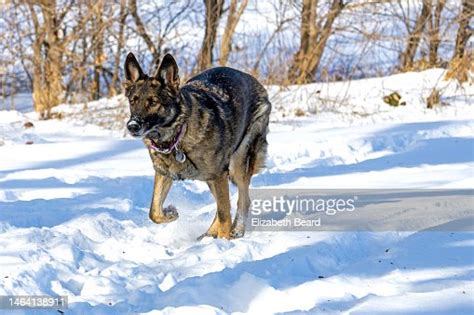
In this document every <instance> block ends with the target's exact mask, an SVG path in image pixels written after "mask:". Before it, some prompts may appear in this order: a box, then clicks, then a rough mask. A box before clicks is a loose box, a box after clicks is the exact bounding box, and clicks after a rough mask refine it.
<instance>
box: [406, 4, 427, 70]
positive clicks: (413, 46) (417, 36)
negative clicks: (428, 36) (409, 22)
mask: <svg viewBox="0 0 474 315" xmlns="http://www.w3.org/2000/svg"><path fill="white" fill-rule="evenodd" d="M430 15H431V0H423V5H422V8H421V13H420V15H419V16H418V18H417V19H416V23H415V27H414V29H413V31H412V32H411V33H410V34H409V35H408V39H407V44H406V48H405V51H404V52H403V53H402V54H401V55H400V68H401V69H402V70H407V69H410V68H411V67H412V66H413V61H414V59H415V55H416V51H417V49H418V45H419V43H420V40H421V35H422V34H423V29H424V28H425V25H426V22H427V21H428V19H429V17H430Z"/></svg>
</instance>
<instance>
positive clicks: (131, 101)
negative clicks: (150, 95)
mask: <svg viewBox="0 0 474 315" xmlns="http://www.w3.org/2000/svg"><path fill="white" fill-rule="evenodd" d="M137 101H138V96H136V95H135V96H134V97H132V98H131V99H130V103H131V104H133V103H136V102H137Z"/></svg>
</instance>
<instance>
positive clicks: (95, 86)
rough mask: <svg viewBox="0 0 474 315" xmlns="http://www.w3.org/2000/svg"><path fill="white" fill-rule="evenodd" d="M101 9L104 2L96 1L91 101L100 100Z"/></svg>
mask: <svg viewBox="0 0 474 315" xmlns="http://www.w3.org/2000/svg"><path fill="white" fill-rule="evenodd" d="M103 9H104V2H103V1H98V2H97V4H96V5H95V6H94V8H93V10H94V24H95V31H96V34H95V36H93V37H92V38H93V42H92V43H91V44H92V45H95V49H94V80H93V82H92V95H91V96H92V99H93V100H97V99H99V98H100V96H101V94H100V77H101V74H102V72H103V69H102V63H103V61H104V25H103V23H104V21H103V18H102V16H103V13H104V12H103Z"/></svg>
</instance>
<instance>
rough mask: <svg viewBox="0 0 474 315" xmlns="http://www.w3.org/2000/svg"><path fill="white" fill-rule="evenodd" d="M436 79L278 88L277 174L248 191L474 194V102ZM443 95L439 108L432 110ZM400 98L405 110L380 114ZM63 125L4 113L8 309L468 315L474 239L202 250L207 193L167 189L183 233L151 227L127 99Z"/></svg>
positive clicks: (364, 237)
mask: <svg viewBox="0 0 474 315" xmlns="http://www.w3.org/2000/svg"><path fill="white" fill-rule="evenodd" d="M442 75H443V72H442V70H438V69H435V70H429V71H424V72H420V73H408V74H400V75H395V76H391V77H385V78H378V79H367V80H360V81H352V82H350V83H349V82H337V83H329V84H311V85H307V86H302V87H286V88H281V87H269V91H270V96H271V99H272V102H273V104H274V108H275V111H274V112H273V114H272V122H271V126H270V129H271V133H270V135H269V158H268V163H267V166H268V167H267V169H266V170H265V171H264V172H263V173H262V174H260V175H258V176H256V177H255V178H254V179H253V182H252V186H253V187H259V188H263V187H265V188H270V187H271V188H310V187H312V188H338V189H341V188H358V189H359V188H472V187H473V186H474V180H473V178H474V176H473V169H474V168H473V166H474V152H473V148H474V146H473V144H474V141H473V137H472V135H473V134H474V119H473V117H474V116H473V107H472V102H473V99H474V88H473V86H472V85H469V84H464V85H462V86H461V85H459V84H457V83H455V82H453V81H444V80H442ZM434 87H436V88H439V89H441V90H442V101H443V102H444V103H445V105H443V106H438V107H436V108H434V109H432V110H429V109H426V103H425V101H426V100H425V99H426V97H427V95H429V93H430V91H431V90H432V89H433V88H434ZM317 91H319V92H317ZM393 91H397V92H398V93H400V95H401V96H402V98H404V99H405V100H406V101H407V105H406V106H404V107H396V108H393V107H390V106H388V105H387V104H385V103H383V101H382V97H383V96H384V95H387V94H390V93H391V92H393ZM297 108H299V109H301V110H303V112H304V116H303V117H299V115H297V114H296V113H295V110H296V109H297ZM55 112H62V113H63V118H62V119H56V120H48V121H40V120H38V119H37V118H36V114H34V113H31V112H18V111H7V110H4V111H0V295H21V294H47V295H67V296H68V298H69V306H70V312H71V313H74V314H91V313H101V314H118V313H137V312H139V313H145V314H227V313H230V312H234V313H237V314H238V313H250V314H270V313H285V312H289V313H292V314H298V313H301V312H309V313H317V314H319V313H323V314H324V313H327V314H332V313H343V314H349V313H350V314H374V313H376V314H383V313H397V312H398V313H405V314H407V313H409V314H412V313H422V314H469V313H472V312H473V311H474V304H473V298H474V284H473V283H474V282H473V278H474V251H473V246H474V241H473V234H472V232H461V231H450V232H449V231H444V232H434V231H412V232H351V231H347V232H325V231H319V232H281V231H280V232H276V231H275V232H249V233H247V234H246V236H245V237H244V238H242V239H237V240H232V241H226V240H220V239H215V240H214V239H209V238H207V239H204V240H202V241H200V242H198V241H196V240H195V238H196V237H197V236H198V235H200V234H201V233H203V232H204V231H205V230H206V228H207V226H208V225H209V224H210V221H211V220H212V218H213V216H214V211H215V208H214V204H213V199H212V197H211V196H210V194H209V192H208V191H207V187H206V185H205V184H204V183H201V182H192V181H185V182H176V183H175V184H174V185H173V188H172V190H171V192H170V195H169V196H168V199H167V203H172V204H174V205H175V206H176V207H177V208H178V209H179V211H180V218H179V219H178V220H177V221H175V222H172V223H169V224H166V225H156V224H154V223H152V222H151V221H150V220H149V219H148V206H149V203H150V196H151V191H152V185H153V169H152V166H151V162H150V160H149V156H148V153H147V152H146V150H145V148H144V147H143V145H142V143H141V142H140V141H137V140H135V139H132V138H130V137H128V136H126V133H125V132H124V129H123V122H124V120H125V119H126V117H127V109H126V102H125V100H124V98H123V96H118V97H115V98H112V99H103V100H99V101H97V102H92V103H89V104H87V106H86V107H85V105H84V104H77V105H72V106H70V105H62V106H60V107H59V108H56V109H55ZM25 122H32V123H33V124H34V127H32V128H25V127H24V123H25ZM28 141H32V142H33V143H32V144H29V145H26V144H25V143H26V142H28ZM231 194H232V202H233V207H235V202H236V198H237V192H236V189H235V188H232V189H231ZM234 210H235V209H234ZM445 215H446V218H447V220H448V221H449V220H451V221H454V220H455V218H454V217H453V216H450V214H449V213H447V214H445ZM421 219H423V218H421ZM448 223H449V222H448Z"/></svg>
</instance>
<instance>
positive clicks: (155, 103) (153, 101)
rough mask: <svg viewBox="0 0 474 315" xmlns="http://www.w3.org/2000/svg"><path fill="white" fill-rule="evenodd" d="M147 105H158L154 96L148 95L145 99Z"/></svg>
mask: <svg viewBox="0 0 474 315" xmlns="http://www.w3.org/2000/svg"><path fill="white" fill-rule="evenodd" d="M147 105H148V106H149V107H152V106H156V105H158V99H157V98H155V97H149V98H148V99H147Z"/></svg>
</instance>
